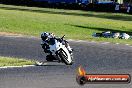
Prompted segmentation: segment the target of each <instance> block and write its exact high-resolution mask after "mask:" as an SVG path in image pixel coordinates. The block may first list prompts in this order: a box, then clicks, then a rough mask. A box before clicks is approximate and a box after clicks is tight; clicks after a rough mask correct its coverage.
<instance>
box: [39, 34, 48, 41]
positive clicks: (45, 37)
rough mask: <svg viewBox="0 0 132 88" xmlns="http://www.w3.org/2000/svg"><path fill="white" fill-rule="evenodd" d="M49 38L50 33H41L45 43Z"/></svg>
mask: <svg viewBox="0 0 132 88" xmlns="http://www.w3.org/2000/svg"><path fill="white" fill-rule="evenodd" d="M48 36H49V33H48V32H43V33H41V39H42V40H43V41H45V40H46V39H47V38H48Z"/></svg>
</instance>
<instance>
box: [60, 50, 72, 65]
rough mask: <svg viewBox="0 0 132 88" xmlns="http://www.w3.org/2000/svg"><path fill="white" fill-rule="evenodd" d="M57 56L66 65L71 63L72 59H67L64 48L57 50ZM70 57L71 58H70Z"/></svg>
mask: <svg viewBox="0 0 132 88" xmlns="http://www.w3.org/2000/svg"><path fill="white" fill-rule="evenodd" d="M58 57H59V58H61V60H62V61H63V62H64V63H65V64H66V65H72V64H73V61H72V60H71V61H68V55H67V53H66V52H65V51H64V50H60V51H59V52H58ZM71 59H72V58H71Z"/></svg>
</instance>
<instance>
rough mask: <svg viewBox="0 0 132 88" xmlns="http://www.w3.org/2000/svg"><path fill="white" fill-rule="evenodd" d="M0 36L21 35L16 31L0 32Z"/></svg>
mask: <svg viewBox="0 0 132 88" xmlns="http://www.w3.org/2000/svg"><path fill="white" fill-rule="evenodd" d="M0 36H22V35H21V34H17V33H9V32H0Z"/></svg>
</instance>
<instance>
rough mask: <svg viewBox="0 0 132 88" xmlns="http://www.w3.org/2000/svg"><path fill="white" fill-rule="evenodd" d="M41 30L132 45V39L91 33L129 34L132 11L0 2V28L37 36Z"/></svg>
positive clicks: (1, 30) (90, 39)
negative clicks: (92, 9) (3, 3)
mask: <svg viewBox="0 0 132 88" xmlns="http://www.w3.org/2000/svg"><path fill="white" fill-rule="evenodd" d="M43 31H47V32H53V33H55V34H56V35H58V36H62V35H64V34H65V35H66V38H67V39H75V40H89V41H93V40H94V41H99V42H104V41H107V42H112V43H117V42H118V43H123V44H125V43H128V44H131V45H132V40H123V39H112V38H94V37H92V34H93V33H95V32H103V31H114V32H126V33H129V34H132V15H128V14H123V13H105V12H91V11H80V10H63V9H49V8H37V7H23V6H11V5H2V4H0V32H9V33H18V34H23V35H33V36H37V37H38V36H40V33H41V32H43Z"/></svg>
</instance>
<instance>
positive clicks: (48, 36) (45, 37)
mask: <svg viewBox="0 0 132 88" xmlns="http://www.w3.org/2000/svg"><path fill="white" fill-rule="evenodd" d="M51 38H56V37H55V35H54V33H48V32H43V33H41V39H42V42H41V45H42V48H43V49H44V52H45V53H50V50H49V44H48V43H49V41H50V39H51ZM56 39H57V40H59V41H61V42H62V44H64V45H65V46H66V48H67V49H68V51H69V52H70V53H72V48H71V47H70V46H69V44H68V42H67V41H66V40H62V39H61V38H56Z"/></svg>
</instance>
